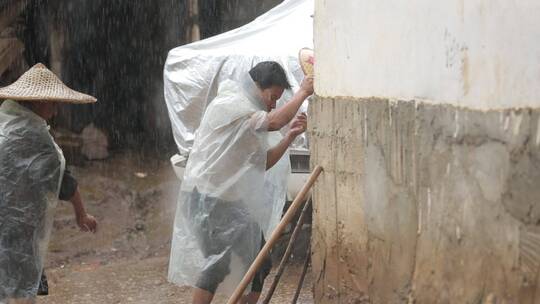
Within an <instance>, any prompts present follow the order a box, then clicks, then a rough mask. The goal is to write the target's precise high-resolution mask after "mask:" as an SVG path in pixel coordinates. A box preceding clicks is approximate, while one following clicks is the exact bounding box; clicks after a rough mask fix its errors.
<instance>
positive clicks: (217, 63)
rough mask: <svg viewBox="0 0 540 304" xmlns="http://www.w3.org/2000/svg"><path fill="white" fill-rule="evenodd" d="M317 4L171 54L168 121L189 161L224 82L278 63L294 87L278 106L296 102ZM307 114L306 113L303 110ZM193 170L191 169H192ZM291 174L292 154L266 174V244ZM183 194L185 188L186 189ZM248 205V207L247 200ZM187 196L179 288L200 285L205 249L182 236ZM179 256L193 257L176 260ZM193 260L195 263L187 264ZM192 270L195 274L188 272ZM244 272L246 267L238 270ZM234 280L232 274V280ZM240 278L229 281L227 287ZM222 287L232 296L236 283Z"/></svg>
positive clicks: (295, 3)
mask: <svg viewBox="0 0 540 304" xmlns="http://www.w3.org/2000/svg"><path fill="white" fill-rule="evenodd" d="M313 7H314V4H313V0H288V1H284V2H283V3H282V4H280V5H279V6H277V7H276V8H274V9H272V10H270V11H269V12H268V13H266V14H264V15H262V16H260V17H259V18H257V19H256V20H254V21H253V22H251V23H249V24H247V25H245V26H243V27H241V28H238V29H236V30H233V31H230V32H227V33H224V34H221V35H218V36H215V37H212V38H209V39H206V40H202V41H199V42H196V43H192V44H189V45H185V46H181V47H178V48H175V49H173V50H171V51H170V52H169V55H168V58H167V61H166V63H165V68H164V90H165V100H166V103H167V107H168V111H169V117H170V119H171V124H172V129H173V134H174V138H175V141H176V143H177V146H178V149H179V153H180V154H182V155H184V156H188V155H189V153H190V151H191V149H192V146H193V140H194V138H195V132H196V131H197V129H198V128H199V124H200V123H201V120H202V117H203V114H204V112H205V110H206V108H207V106H208V105H209V103H210V102H212V100H213V99H214V98H215V97H216V94H217V90H218V88H219V87H220V85H221V84H222V83H223V82H225V81H226V80H233V81H236V82H237V83H242V82H243V81H244V80H245V77H246V76H247V75H248V71H249V70H250V69H251V68H252V67H253V66H254V65H255V64H257V63H258V62H261V61H266V60H272V61H277V62H279V63H280V64H281V65H282V66H283V68H284V69H285V71H286V73H287V77H288V78H289V81H290V83H291V85H292V87H293V89H292V91H285V93H284V94H283V96H282V98H281V100H280V101H278V106H279V105H280V104H283V103H284V102H286V101H287V100H289V99H290V98H291V97H292V93H293V91H296V90H297V89H298V88H299V84H300V82H301V80H302V78H303V73H302V71H301V68H300V66H299V64H298V51H299V50H300V49H301V48H303V47H312V45H313V19H312V15H313ZM303 110H304V111H305V110H306V108H305V107H304V108H303ZM268 135H269V136H268V137H267V139H266V140H267V144H268V145H269V146H273V145H275V144H277V143H278V142H279V141H280V139H281V138H282V136H281V134H280V133H279V132H270V133H269V134H268ZM188 169H189V168H188ZM289 173H290V161H289V157H288V154H286V155H284V157H283V158H282V159H281V160H280V161H279V162H278V163H277V164H276V165H274V167H272V169H270V170H268V171H267V172H266V173H265V178H264V192H263V193H262V194H263V197H264V198H265V200H266V202H265V203H264V208H261V210H260V211H259V212H258V213H257V214H254V215H253V216H254V217H256V222H257V224H258V225H259V227H260V228H261V229H262V231H263V232H264V236H265V237H266V239H268V236H269V233H270V231H272V230H273V229H274V227H275V225H276V224H277V223H278V221H279V219H280V217H281V212H282V210H283V205H284V203H285V196H286V190H287V178H288V175H289ZM183 188H184V187H183ZM247 199H248V201H247V202H246V203H248V204H249V198H247ZM185 201H186V200H185V196H184V197H183V195H182V194H181V195H180V197H179V202H178V206H177V216H176V218H175V227H174V231H173V239H172V242H173V244H172V250H171V260H170V266H169V280H170V281H171V282H174V283H177V284H181V285H184V284H192V283H193V280H197V278H196V277H193V276H195V275H196V274H195V272H197V269H200V267H201V266H202V267H204V258H203V254H202V252H201V248H198V247H200V246H198V245H197V244H196V242H195V240H193V239H192V240H188V238H186V234H184V233H183V231H184V230H185V229H184V227H183V226H184V225H185V218H184V215H183V214H185V212H182V209H183V210H186V208H188V206H185V205H184V202H185ZM179 250H181V251H184V252H186V250H188V251H191V254H190V255H188V256H186V255H183V254H178V252H179ZM191 257H195V259H194V260H191V261H190V260H186V259H190V258H191ZM240 260H241V259H238V257H236V258H235V255H234V254H233V256H232V263H233V264H234V263H236V266H234V267H231V268H239V267H238V266H239V264H238V263H241V261H240ZM187 265H192V267H191V269H187V268H185V266H187ZM240 268H243V267H240ZM233 275H234V274H233ZM239 279H241V276H240V277H236V278H231V280H228V281H229V283H232V282H235V281H238V280H239ZM226 283H227V282H225V283H224V284H223V285H224V286H220V290H221V291H223V292H226V293H228V292H230V291H231V288H234V287H235V284H236V283H232V285H229V286H226V285H227V284H226Z"/></svg>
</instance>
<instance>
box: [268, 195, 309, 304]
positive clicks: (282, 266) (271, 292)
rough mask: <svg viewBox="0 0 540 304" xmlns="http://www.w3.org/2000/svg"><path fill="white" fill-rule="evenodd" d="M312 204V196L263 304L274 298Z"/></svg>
mask: <svg viewBox="0 0 540 304" xmlns="http://www.w3.org/2000/svg"><path fill="white" fill-rule="evenodd" d="M310 206H311V198H310V199H308V201H307V202H306V204H305V205H304V209H302V213H301V214H300V217H299V218H298V222H297V223H296V227H294V231H293V233H292V235H291V239H290V240H289V244H288V245H287V249H286V250H285V254H284V255H283V257H282V258H281V262H280V263H279V267H278V270H277V273H276V276H275V277H274V281H272V285H271V286H270V289H269V290H268V292H267V293H266V296H265V298H264V300H263V302H262V304H268V303H270V299H272V296H273V295H274V292H275V291H276V287H277V285H278V283H279V280H280V279H281V276H282V275H283V271H284V270H285V265H286V264H287V262H288V261H289V258H290V257H291V251H292V247H293V244H294V243H295V241H296V239H297V238H298V235H300V231H301V230H302V226H303V224H304V219H305V217H306V214H307V210H308V209H309V207H310Z"/></svg>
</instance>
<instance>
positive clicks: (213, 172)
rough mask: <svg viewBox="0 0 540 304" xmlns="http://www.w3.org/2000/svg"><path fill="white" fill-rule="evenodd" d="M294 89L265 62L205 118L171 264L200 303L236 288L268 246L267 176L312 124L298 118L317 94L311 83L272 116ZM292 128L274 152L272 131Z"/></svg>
mask: <svg viewBox="0 0 540 304" xmlns="http://www.w3.org/2000/svg"><path fill="white" fill-rule="evenodd" d="M290 87H291V86H290V84H289V82H288V79H287V76H286V74H285V71H284V70H283V68H282V67H281V65H279V64H278V63H277V62H273V61H265V62H261V63H258V64H257V65H256V66H255V67H253V68H252V69H251V70H250V71H249V73H248V74H247V75H246V76H245V77H244V79H243V80H242V81H239V82H235V81H231V80H226V81H224V82H222V83H221V84H220V86H219V88H218V93H217V96H216V98H215V99H214V100H212V102H211V103H210V105H209V106H208V108H207V109H206V111H205V113H204V116H203V118H202V121H201V124H200V126H199V128H198V129H197V132H196V134H195V140H194V144H193V148H192V151H191V153H190V156H189V159H188V162H187V165H186V169H185V172H184V179H183V182H182V185H181V191H180V195H179V200H178V207H177V215H176V218H175V226H174V231H173V240H172V248H171V261H170V265H169V277H170V278H171V277H173V278H175V279H174V281H175V282H184V283H186V284H191V285H192V286H194V287H195V288H194V291H193V303H195V304H202V303H210V302H211V301H212V299H213V297H214V294H215V293H216V291H217V290H218V287H219V290H220V291H222V287H223V286H220V285H225V283H226V281H228V282H227V283H228V286H229V287H233V288H234V286H235V285H237V284H238V283H239V281H240V280H241V278H242V276H243V275H244V274H245V272H246V271H247V269H248V268H249V266H250V265H251V263H252V262H253V261H254V259H255V257H256V256H257V253H258V252H259V251H260V249H261V247H262V245H263V244H264V239H263V231H262V229H261V227H262V226H263V225H264V223H263V222H264V219H265V218H267V217H269V216H270V215H269V214H260V213H261V212H263V211H261V210H267V209H265V208H264V204H267V203H268V200H267V199H266V198H265V196H264V193H265V192H264V185H265V172H266V170H268V169H269V168H271V167H272V166H273V165H274V164H276V163H277V162H278V161H279V160H280V158H281V157H282V156H283V155H284V153H285V152H286V151H287V148H288V147H289V145H290V144H291V143H292V142H293V141H294V139H295V138H296V137H297V136H298V135H300V134H302V133H303V132H304V131H305V129H306V124H307V117H306V115H305V114H304V113H302V114H297V112H298V110H299V108H300V106H301V105H302V103H303V102H304V100H306V99H307V98H308V97H309V96H310V95H311V94H312V93H313V78H311V77H309V78H305V79H304V80H303V81H302V84H301V85H300V89H299V90H298V91H297V92H296V93H295V94H294V95H293V97H292V98H291V100H290V101H289V102H287V103H285V105H283V106H282V107H280V108H278V109H275V108H276V101H277V100H278V99H279V98H280V97H281V95H282V94H283V92H284V90H286V89H290ZM289 123H290V125H289V129H288V131H287V132H286V134H285V135H284V136H283V138H282V139H281V141H280V142H279V143H277V145H275V146H269V144H268V142H269V141H268V136H269V132H271V131H277V130H280V129H281V128H283V127H285V126H286V125H288V124H289ZM265 264H266V265H265V266H263V267H262V269H261V270H260V271H259V272H258V273H257V274H256V276H255V278H254V280H253V282H252V283H251V287H250V289H249V292H248V293H247V294H246V295H244V297H243V298H242V300H241V301H242V303H256V302H257V299H258V298H259V296H260V292H261V290H262V285H263V281H264V279H265V277H266V276H267V275H268V273H269V271H270V266H271V265H270V262H269V261H267V262H266V263H265ZM178 278H179V279H178ZM230 291H231V290H230V289H229V290H227V291H225V292H229V293H230Z"/></svg>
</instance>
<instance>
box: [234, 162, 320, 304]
mask: <svg viewBox="0 0 540 304" xmlns="http://www.w3.org/2000/svg"><path fill="white" fill-rule="evenodd" d="M321 172H322V167H321V166H317V167H315V170H313V173H311V175H310V176H309V179H308V181H307V182H306V184H305V185H304V187H303V188H302V190H301V191H300V193H298V195H297V196H296V198H295V199H294V201H293V202H292V204H291V206H290V207H289V210H287V212H286V213H285V215H284V216H283V218H282V219H281V222H279V224H278V226H277V227H276V229H274V232H272V236H270V239H269V240H268V241H267V242H266V244H264V246H263V248H262V249H261V251H260V252H259V254H258V255H257V257H256V258H255V261H253V263H252V264H251V266H250V267H249V269H248V271H247V272H246V274H245V275H244V278H243V279H242V281H241V282H240V284H239V285H238V286H237V287H236V290H235V291H234V293H233V294H232V295H231V297H230V298H229V300H228V301H227V304H236V302H238V300H240V298H241V297H242V295H243V294H244V290H246V287H247V286H248V285H249V283H250V282H251V281H252V280H253V277H254V276H255V274H256V273H257V271H258V270H259V268H260V267H261V265H262V263H263V262H264V259H266V257H267V256H268V254H269V253H270V249H271V248H272V247H273V246H274V245H275V244H276V243H277V241H278V240H279V237H280V236H281V233H282V232H283V230H285V227H287V225H288V224H289V223H290V222H291V220H292V218H293V217H294V215H295V214H296V211H297V210H298V208H300V206H301V205H302V203H303V202H304V200H305V197H306V194H307V193H308V191H309V189H311V187H313V184H314V183H315V181H316V180H317V178H318V177H319V174H321Z"/></svg>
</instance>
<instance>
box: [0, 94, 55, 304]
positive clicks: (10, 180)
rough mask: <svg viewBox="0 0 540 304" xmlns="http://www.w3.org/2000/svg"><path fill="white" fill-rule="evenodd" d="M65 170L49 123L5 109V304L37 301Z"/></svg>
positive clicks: (0, 148)
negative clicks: (10, 301) (25, 300)
mask: <svg viewBox="0 0 540 304" xmlns="http://www.w3.org/2000/svg"><path fill="white" fill-rule="evenodd" d="M64 167H65V161H64V157H63V155H62V152H61V150H60V148H58V146H57V145H56V144H55V142H54V140H53V139H52V137H51V135H50V134H49V131H48V127H47V124H46V122H45V121H44V120H43V119H42V118H40V117H39V116H37V115H36V114H34V113H33V112H32V111H30V110H28V109H26V108H25V107H23V106H22V105H20V104H19V103H17V102H14V101H11V100H6V101H4V102H3V103H2V105H1V106H0V303H5V302H7V299H9V298H31V297H34V296H36V293H37V288H38V285H39V280H40V277H41V272H42V267H43V261H44V258H45V254H46V251H47V245H48V240H49V235H50V232H51V228H52V221H53V216H54V209H55V207H56V204H57V202H58V192H59V190H60V182H61V177H62V175H63V170H64Z"/></svg>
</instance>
